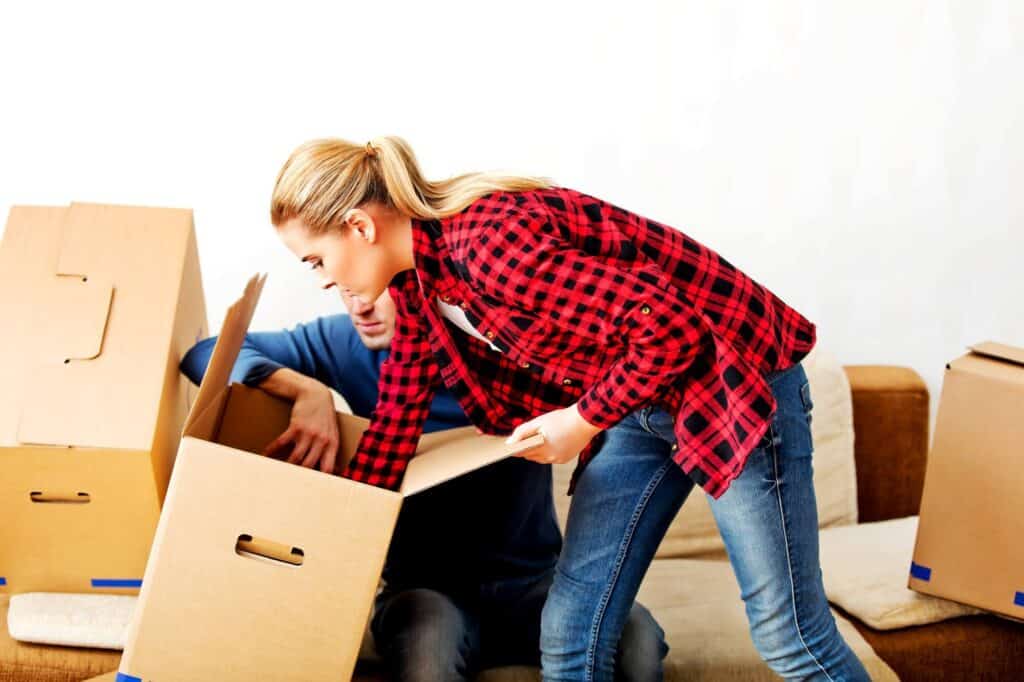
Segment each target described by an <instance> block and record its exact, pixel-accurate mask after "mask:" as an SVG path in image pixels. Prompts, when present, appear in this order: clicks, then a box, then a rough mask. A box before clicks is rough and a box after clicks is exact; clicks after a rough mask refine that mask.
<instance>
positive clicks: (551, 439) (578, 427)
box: [505, 404, 601, 464]
mask: <svg viewBox="0 0 1024 682" xmlns="http://www.w3.org/2000/svg"><path fill="white" fill-rule="evenodd" d="M600 432H601V428H600V427H597V426H594V425H593V424H591V423H590V422H588V421H587V420H586V419H584V418H583V416H582V415H580V413H579V410H578V409H576V405H575V404H573V405H570V406H569V407H566V408H563V409H561V410H555V411H554V412H548V413H547V414H542V415H540V416H539V417H534V418H533V419H531V420H529V421H525V422H523V423H522V424H520V425H519V426H517V427H516V428H515V430H514V431H513V432H512V435H511V436H509V437H508V439H507V440H506V441H505V442H506V443H509V444H511V443H517V442H519V441H521V440H523V439H525V438H528V437H530V436H532V435H534V434H536V433H539V434H541V435H542V436H544V445H541V446H539V447H536V448H531V449H530V450H527V451H525V452H523V453H522V454H520V455H518V456H519V457H522V458H524V459H528V460H530V461H532V462H537V463H539V464H563V463H565V462H568V461H570V460H572V459H573V458H574V457H576V456H577V455H578V454H580V451H581V450H583V448H585V447H586V446H587V444H588V443H589V442H590V441H591V439H592V438H593V437H594V436H596V435H597V434H599V433H600Z"/></svg>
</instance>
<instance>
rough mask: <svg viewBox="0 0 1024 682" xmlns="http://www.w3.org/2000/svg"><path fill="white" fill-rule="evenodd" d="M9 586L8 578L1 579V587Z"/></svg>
mask: <svg viewBox="0 0 1024 682" xmlns="http://www.w3.org/2000/svg"><path fill="white" fill-rule="evenodd" d="M6 584H7V578H0V587H2V586H3V585H6Z"/></svg>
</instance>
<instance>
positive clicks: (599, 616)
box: [586, 459, 675, 680]
mask: <svg viewBox="0 0 1024 682" xmlns="http://www.w3.org/2000/svg"><path fill="white" fill-rule="evenodd" d="M669 466H675V462H674V461H673V460H672V459H669V460H668V461H666V462H665V464H663V465H662V466H661V468H660V469H658V471H657V473H656V474H655V475H654V476H653V477H652V478H651V480H650V481H649V482H648V483H647V487H646V488H645V489H644V492H643V495H642V496H641V497H640V500H639V501H638V502H637V505H636V507H635V508H634V509H633V516H632V518H630V520H629V525H628V526H627V527H626V534H625V537H623V538H622V542H621V543H620V544H619V553H618V554H617V555H616V557H615V567H614V568H613V569H612V574H611V576H610V579H609V581H608V588H607V589H606V590H605V591H604V594H602V595H601V601H600V603H599V604H598V607H597V612H596V613H595V614H594V620H593V622H592V623H591V625H590V644H589V645H588V646H587V664H586V665H587V679H588V680H593V679H594V663H595V661H594V659H595V658H596V656H597V639H598V633H599V632H600V630H601V625H602V623H603V621H604V616H605V612H606V611H607V607H608V601H609V600H610V599H611V595H612V592H614V591H615V586H616V585H617V584H618V582H619V575H620V574H621V572H622V562H623V560H624V558H625V556H626V552H627V551H628V549H629V546H630V545H631V544H632V542H633V536H634V534H635V532H636V526H637V524H638V523H639V522H640V516H641V514H643V512H644V510H645V509H647V503H648V502H649V501H650V499H651V496H652V495H654V490H655V489H656V488H657V487H658V486H659V485H660V484H661V481H662V480H663V479H664V478H665V474H666V472H668V467H669Z"/></svg>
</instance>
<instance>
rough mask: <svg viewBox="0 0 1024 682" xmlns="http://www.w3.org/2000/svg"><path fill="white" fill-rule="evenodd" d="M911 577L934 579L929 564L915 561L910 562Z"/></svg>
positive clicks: (926, 579)
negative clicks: (923, 564)
mask: <svg viewBox="0 0 1024 682" xmlns="http://www.w3.org/2000/svg"><path fill="white" fill-rule="evenodd" d="M910 577H912V578H917V579H918V580H924V581H925V582H927V581H929V580H931V579H932V569H930V568H928V567H927V566H922V565H920V564H915V563H914V562H913V561H911V562H910Z"/></svg>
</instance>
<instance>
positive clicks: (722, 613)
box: [638, 559, 897, 682]
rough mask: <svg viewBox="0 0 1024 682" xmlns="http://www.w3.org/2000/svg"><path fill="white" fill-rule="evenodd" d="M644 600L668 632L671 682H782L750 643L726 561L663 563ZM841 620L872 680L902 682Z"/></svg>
mask: <svg viewBox="0 0 1024 682" xmlns="http://www.w3.org/2000/svg"><path fill="white" fill-rule="evenodd" d="M638 598H639V600H640V601H641V602H642V603H643V604H644V605H646V606H647V607H648V608H649V609H650V610H651V613H653V614H654V617H655V618H656V619H657V620H658V623H659V624H660V625H661V626H662V628H663V629H664V630H665V633H666V637H667V638H668V644H669V647H670V650H669V654H668V657H667V659H666V666H665V679H666V680H750V681H752V680H766V681H767V680H777V679H778V677H777V676H776V675H775V673H774V672H772V670H771V669H770V668H768V666H767V665H766V664H765V663H764V662H763V661H761V658H760V656H759V655H758V653H757V650H756V649H755V648H754V644H753V642H752V641H751V639H750V634H749V631H748V626H747V617H746V612H745V610H744V605H743V601H742V600H741V599H740V591H739V587H738V586H737V584H736V579H735V577H734V576H733V573H732V567H731V566H730V565H729V563H728V562H726V561H716V560H699V559H658V560H655V561H654V562H653V563H652V564H651V568H650V570H649V571H648V573H647V577H646V578H645V579H644V582H643V585H642V586H641V588H640V594H639V597H638ZM835 615H836V624H837V626H838V627H839V631H840V633H842V635H843V638H844V639H845V640H846V642H847V643H848V644H849V645H850V647H851V648H852V649H853V651H854V653H855V654H856V655H857V657H858V658H860V660H861V661H862V662H863V663H864V667H865V668H866V669H867V671H868V674H869V675H870V676H871V679H873V680H876V682H877V681H879V680H896V679H897V677H896V675H895V674H894V673H893V671H892V670H891V669H890V668H889V666H888V665H886V663H885V662H884V661H883V660H882V659H880V658H879V657H878V656H877V655H876V654H875V652H874V650H873V649H872V648H871V646H870V645H868V643H867V642H866V641H865V640H864V638H863V637H862V636H861V635H860V633H858V632H857V629H856V628H854V627H853V625H852V624H851V623H850V622H849V621H847V620H846V619H844V618H842V617H841V616H839V615H838V614H835Z"/></svg>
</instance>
